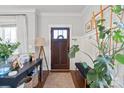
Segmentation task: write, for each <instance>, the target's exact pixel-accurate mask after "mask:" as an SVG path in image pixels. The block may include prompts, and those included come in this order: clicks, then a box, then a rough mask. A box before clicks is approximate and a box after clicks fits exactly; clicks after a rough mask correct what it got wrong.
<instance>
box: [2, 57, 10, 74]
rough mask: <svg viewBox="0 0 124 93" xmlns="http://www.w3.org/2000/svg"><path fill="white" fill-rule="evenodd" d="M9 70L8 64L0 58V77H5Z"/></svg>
mask: <svg viewBox="0 0 124 93" xmlns="http://www.w3.org/2000/svg"><path fill="white" fill-rule="evenodd" d="M10 70H11V66H10V64H8V62H7V59H5V58H0V76H6V75H8V73H9V72H10Z"/></svg>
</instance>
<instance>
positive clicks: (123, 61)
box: [115, 54, 124, 64]
mask: <svg viewBox="0 0 124 93" xmlns="http://www.w3.org/2000/svg"><path fill="white" fill-rule="evenodd" d="M115 59H116V60H117V61H118V62H119V63H121V64H124V54H117V55H116V56H115Z"/></svg>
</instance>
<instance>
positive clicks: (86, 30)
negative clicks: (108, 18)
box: [85, 20, 92, 33]
mask: <svg viewBox="0 0 124 93" xmlns="http://www.w3.org/2000/svg"><path fill="white" fill-rule="evenodd" d="M90 31H92V20H90V21H88V22H87V23H86V24H85V32H86V33H88V32H90Z"/></svg>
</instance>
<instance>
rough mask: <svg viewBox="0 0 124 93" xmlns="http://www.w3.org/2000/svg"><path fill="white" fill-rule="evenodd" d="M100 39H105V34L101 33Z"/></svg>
mask: <svg viewBox="0 0 124 93" xmlns="http://www.w3.org/2000/svg"><path fill="white" fill-rule="evenodd" d="M99 38H100V39H104V38H105V33H104V32H102V31H101V32H100V34H99Z"/></svg>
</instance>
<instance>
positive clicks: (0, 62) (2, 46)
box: [0, 38, 20, 75]
mask: <svg viewBox="0 0 124 93" xmlns="http://www.w3.org/2000/svg"><path fill="white" fill-rule="evenodd" d="M19 45H20V43H19V42H16V43H11V42H9V41H4V40H2V39H1V38H0V75H3V74H6V73H7V72H8V71H9V70H10V66H9V64H8V62H7V59H8V58H9V57H10V56H11V55H12V54H13V52H14V51H15V50H16V49H17V48H18V46H19Z"/></svg>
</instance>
